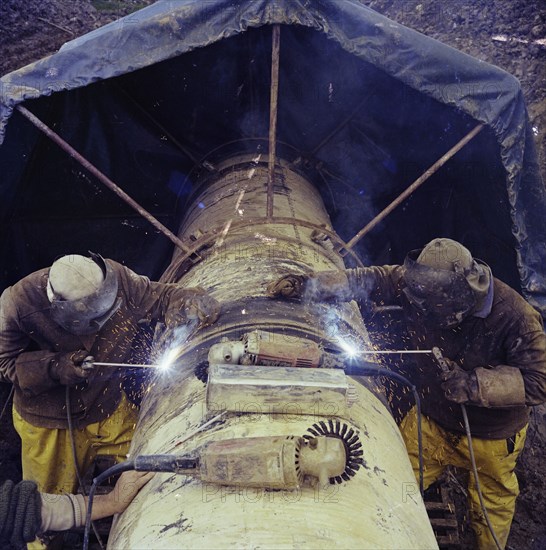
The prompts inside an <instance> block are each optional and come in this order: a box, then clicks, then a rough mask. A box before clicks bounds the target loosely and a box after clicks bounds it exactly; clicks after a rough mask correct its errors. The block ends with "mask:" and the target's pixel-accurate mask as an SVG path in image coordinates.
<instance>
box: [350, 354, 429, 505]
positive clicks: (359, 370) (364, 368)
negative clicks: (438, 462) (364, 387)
mask: <svg viewBox="0 0 546 550" xmlns="http://www.w3.org/2000/svg"><path fill="white" fill-rule="evenodd" d="M362 363H363V364H361V365H348V366H347V365H345V367H344V371H345V374H347V375H348V376H368V375H371V376H387V377H388V378H393V379H394V380H397V381H398V382H402V384H404V385H405V386H407V387H408V388H409V389H410V390H411V392H412V393H413V398H414V399H415V407H416V409H417V448H418V458H419V492H420V493H421V497H422V498H423V499H424V495H425V489H424V480H423V433H422V430H421V399H420V398H419V394H418V393H417V388H416V387H415V385H414V384H412V383H411V382H410V381H409V380H408V379H407V378H406V377H405V376H402V375H401V374H398V373H397V372H393V371H390V370H388V369H386V368H384V367H378V366H377V365H374V364H373V363H368V362H366V361H364V362H362Z"/></svg>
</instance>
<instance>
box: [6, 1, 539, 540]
mask: <svg viewBox="0 0 546 550" xmlns="http://www.w3.org/2000/svg"><path fill="white" fill-rule="evenodd" d="M151 3H153V1H152V0H121V1H106V0H98V1H94V2H92V1H90V0H25V2H22V1H21V0H1V2H0V75H3V74H5V73H7V72H10V71H12V70H15V69H17V68H19V67H22V66H24V65H26V64H28V63H30V62H32V61H36V60H37V59H40V58H42V57H44V56H47V55H50V54H52V53H54V52H55V51H57V49H58V48H60V46H61V45H62V44H63V43H64V42H66V41H68V40H71V39H73V38H75V37H77V36H80V35H82V34H84V33H86V32H89V31H91V30H93V29H95V28H97V27H100V26H102V25H105V24H106V23H109V22H110V21H113V20H115V19H118V18H119V17H122V16H124V15H127V14H129V13H131V12H132V11H135V10H136V9H140V8H142V7H144V6H145V5H148V4H151ZM363 3H364V4H366V5H368V6H370V7H371V8H373V9H375V10H376V11H378V12H380V13H383V14H384V15H386V16H387V17H390V18H391V19H393V20H395V21H397V22H399V23H401V24H403V25H406V26H408V27H411V28H413V29H415V30H417V31H420V32H422V33H424V34H427V35H428V36H431V37H433V38H436V39H438V40H440V41H442V42H444V43H446V44H448V45H450V46H453V47H455V48H457V49H459V50H462V51H463V52H465V53H468V54H470V55H472V56H474V57H477V58H478V59H482V60H484V61H486V62H488V63H492V64H494V65H497V66H498V67H501V68H503V69H504V70H506V71H508V72H509V73H511V74H513V75H514V76H516V77H517V78H518V79H519V80H520V82H521V84H522V88H523V93H524V96H525V98H526V101H527V106H528V110H529V115H530V119H531V122H532V125H533V128H534V133H535V136H536V143H537V146H538V151H539V160H540V166H541V171H542V174H543V178H544V179H545V180H546V137H545V135H546V3H544V1H543V0H510V1H508V0H422V1H419V0H403V1H400V0H364V1H363ZM9 389H10V388H9V386H7V385H6V384H0V412H1V411H2V408H3V407H4V405H5V404H6V400H7V397H8V393H9ZM9 413H10V410H9V407H8V409H7V414H5V415H4V417H3V418H2V419H1V420H0V482H1V481H3V480H4V479H7V478H11V479H14V480H16V479H20V469H19V454H20V449H19V446H18V445H19V442H18V437H17V434H16V433H15V432H14V430H13V426H11V423H10V421H9V418H10V416H11V415H10V414H9ZM545 463H546V408H544V407H538V408H536V409H535V410H534V411H533V417H532V420H531V425H530V429H529V434H528V440H527V445H526V448H525V451H524V452H523V454H522V456H521V459H520V462H519V465H518V468H517V471H518V476H519V480H520V486H521V495H520V497H519V499H518V502H517V509H516V515H515V518H514V523H513V527H512V532H511V535H510V539H509V541H508V546H509V548H513V549H522V548H526V549H537V550H538V549H539V548H545V547H546V524H545V522H544V518H545V517H546V479H545V478H546V476H545V475H544V474H545V466H544V464H545ZM456 500H457V499H456ZM463 538H464V540H465V547H468V548H470V547H471V542H469V541H470V540H471V539H470V538H469V535H468V532H467V530H466V529H465V531H464V533H463Z"/></svg>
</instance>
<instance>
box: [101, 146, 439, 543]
mask: <svg viewBox="0 0 546 550" xmlns="http://www.w3.org/2000/svg"><path fill="white" fill-rule="evenodd" d="M267 161H268V159H267V158H266V157H264V158H260V159H256V158H251V157H250V156H239V157H233V158H230V159H228V160H226V161H224V162H223V164H219V165H217V166H216V170H215V171H214V173H208V174H206V175H205V176H204V177H203V179H202V180H201V181H200V182H199V188H198V190H197V191H196V193H195V195H194V197H193V198H192V201H191V204H190V206H189V207H188V208H187V209H186V214H185V218H184V220H183V222H182V224H181V227H180V230H179V232H178V236H179V238H180V239H181V240H183V241H184V242H187V243H201V245H202V246H201V247H200V248H199V256H200V258H199V260H198V261H195V258H190V257H189V255H188V254H184V253H183V252H182V251H176V252H175V254H174V257H173V260H172V263H171V265H170V266H169V268H168V269H167V271H166V272H165V274H164V280H165V281H166V282H176V283H180V284H182V285H184V286H201V287H203V288H205V289H207V291H208V292H210V294H211V295H212V296H214V298H216V299H217V300H218V301H219V302H220V303H221V304H222V313H221V315H220V318H219V320H218V322H217V323H216V324H214V325H213V326H210V327H206V328H203V329H199V330H198V331H196V332H195V333H194V334H192V335H191V336H190V337H189V339H187V340H185V341H183V342H179V341H177V335H176V334H175V333H173V334H166V333H163V334H160V335H158V336H157V341H158V342H161V343H162V344H164V345H165V343H169V345H170V346H171V347H173V348H174V347H176V348H177V349H178V350H179V353H178V355H177V359H176V361H175V362H174V363H173V365H172V367H171V368H170V369H169V370H167V371H163V370H160V369H150V372H151V373H152V379H151V382H150V384H149V387H148V389H147V391H146V393H145V396H144V399H143V402H142V408H141V413H140V419H139V422H138V425H137V427H136V431H135V436H134V439H133V443H132V446H131V452H130V457H129V459H130V460H134V461H135V462H137V461H138V460H145V457H147V456H148V457H149V456H155V457H157V456H158V455H159V456H165V455H167V458H165V459H156V460H165V464H166V466H165V469H166V470H168V472H170V473H168V472H166V473H164V474H158V475H156V476H155V478H154V479H153V480H152V481H151V482H150V483H149V484H148V485H147V486H146V487H145V488H144V489H143V490H142V492H141V493H140V494H139V497H138V499H136V500H135V502H134V503H132V504H131V505H130V506H129V508H128V509H127V510H126V511H125V512H124V513H123V514H122V515H121V516H119V517H118V518H117V519H116V521H115V522H114V525H113V528H112V531H111V534H110V539H109V548H142V547H149V548H157V549H160V548H190V547H191V548H234V547H237V548H241V547H242V548H247V547H248V548H250V547H252V548H256V547H260V546H261V547H275V548H296V547H297V548H313V549H315V548H364V547H365V548H405V549H406V548H436V547H437V543H436V540H435V537H434V534H433V532H432V528H431V526H430V522H429V520H428V516H427V513H426V510H425V506H424V503H423V501H422V498H421V495H420V493H419V485H418V483H417V481H416V479H415V476H414V474H413V470H412V468H411V465H410V462H409V459H408V457H407V453H406V449H405V446H404V442H403V440H402V437H401V435H400V432H399V430H398V427H397V426H396V423H395V422H394V420H393V418H392V416H391V413H390V412H389V410H388V408H387V407H386V405H385V401H384V396H383V390H382V388H381V387H380V386H379V385H378V383H377V382H376V379H375V378H372V377H359V378H358V381H357V380H356V379H354V378H352V377H350V376H347V375H346V374H345V372H344V370H343V368H340V366H341V364H342V363H343V357H342V355H343V354H342V350H341V349H340V346H339V340H340V337H341V338H343V339H344V340H347V341H351V342H354V343H355V344H356V345H357V346H358V347H359V348H362V349H366V348H369V340H368V337H367V331H366V327H365V326H364V323H363V320H362V316H361V314H360V311H359V310H358V307H357V305H356V303H354V302H349V303H336V304H323V303H306V302H304V301H299V302H297V301H286V300H273V299H270V298H268V297H267V293H266V287H267V285H268V283H270V282H271V281H273V280H276V279H278V278H279V276H281V275H284V274H286V273H301V274H303V273H307V272H309V271H328V270H332V269H343V267H344V264H343V260H342V258H341V256H340V255H339V253H338V252H337V250H336V247H335V246H333V243H332V242H331V240H329V239H324V238H322V235H323V234H324V233H326V234H332V233H333V231H332V229H331V223H330V220H329V217H328V214H327V212H326V209H325V206H324V204H323V202H322V199H321V198H320V195H319V193H318V191H317V190H316V189H315V187H314V186H313V185H312V184H311V183H310V182H309V181H307V180H306V179H305V178H304V177H303V176H302V175H300V174H299V173H297V172H296V171H294V170H293V169H291V167H290V166H289V165H288V164H287V163H285V162H283V161H281V160H277V162H276V165H275V171H276V175H277V178H276V181H278V182H279V183H278V184H276V185H275V186H274V200H275V202H274V216H273V217H266V216H264V213H265V212H266V201H267V197H266V193H265V192H264V190H265V189H266V187H267V181H268V166H267ZM139 457H140V458H139ZM173 457H174V458H176V457H179V458H180V457H182V458H185V459H193V460H194V463H193V464H195V468H190V470H192V471H187V470H186V471H182V470H183V469H182V470H180V472H179V473H180V474H182V475H176V468H175V467H174V466H173ZM169 460H170V463H169ZM169 464H170V466H169ZM185 464H186V465H187V463H185ZM148 465H149V464H148ZM139 468H143V466H142V464H140V466H139ZM173 472H174V474H173Z"/></svg>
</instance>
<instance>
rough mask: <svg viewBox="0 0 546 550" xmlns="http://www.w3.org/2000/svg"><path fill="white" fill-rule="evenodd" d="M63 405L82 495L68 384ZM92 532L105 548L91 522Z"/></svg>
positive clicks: (81, 481)
mask: <svg viewBox="0 0 546 550" xmlns="http://www.w3.org/2000/svg"><path fill="white" fill-rule="evenodd" d="M65 406H66V421H67V423H68V438H69V439H70V447H71V449H72V460H73V461H74V470H75V471H76V477H77V478H78V485H79V486H80V490H81V492H82V494H83V495H85V487H84V484H83V479H82V476H81V473H80V469H79V468H78V454H77V452H76V440H75V438H74V423H73V422H72V413H71V412H70V411H71V410H72V409H71V405H70V386H66V390H65ZM92 527H93V532H94V533H95V537H97V542H98V543H99V546H100V547H101V549H102V550H106V549H105V547H104V543H103V542H102V539H101V538H100V535H99V532H98V531H97V527H96V526H95V524H94V523H93V524H92Z"/></svg>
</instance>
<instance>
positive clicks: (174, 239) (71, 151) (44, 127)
mask: <svg viewBox="0 0 546 550" xmlns="http://www.w3.org/2000/svg"><path fill="white" fill-rule="evenodd" d="M17 110H18V111H19V112H20V113H21V114H22V115H23V116H24V117H25V118H27V119H28V120H29V121H30V122H32V124H34V126H36V128H38V130H40V131H41V132H43V133H44V134H45V135H46V136H47V137H49V138H50V139H51V140H52V141H54V142H55V143H56V144H57V145H58V146H59V147H60V148H61V149H62V150H63V151H65V152H67V153H68V154H69V155H70V156H71V157H72V158H73V159H75V160H77V161H78V162H79V163H80V164H81V165H82V166H83V167H84V168H85V169H86V170H88V171H89V172H90V173H91V174H93V176H95V177H96V178H97V179H98V180H99V181H100V182H101V183H103V184H104V185H106V187H108V188H109V189H110V190H111V191H113V192H114V193H115V194H116V195H117V196H118V197H120V198H121V199H122V200H123V201H125V202H126V203H127V204H128V205H129V206H131V207H132V208H134V209H135V210H136V211H137V212H138V213H139V214H140V215H141V216H142V217H143V218H145V219H146V220H148V221H149V222H150V223H151V224H152V225H153V226H154V227H155V228H156V229H158V230H159V231H161V233H163V234H164V235H165V236H166V237H167V238H168V239H170V240H171V241H172V242H173V243H174V244H175V245H176V246H177V247H178V248H180V249H181V250H183V251H184V252H189V248H188V247H187V246H186V245H185V244H184V243H183V242H182V241H181V240H180V239H179V238H178V237H177V236H176V235H175V234H174V233H172V232H171V231H170V230H169V229H167V228H166V227H165V226H164V225H163V224H162V223H161V222H160V221H159V220H157V219H156V218H155V217H154V216H152V215H151V214H150V213H149V212H148V211H147V210H145V209H144V208H143V207H142V206H140V204H138V202H136V201H135V200H134V199H133V198H131V197H130V196H129V195H128V194H127V193H126V192H125V191H123V189H121V187H119V186H118V185H116V184H115V183H114V182H113V181H112V180H111V179H110V178H109V177H108V176H106V175H105V174H103V173H102V172H101V171H100V170H99V169H98V168H97V167H95V166H94V165H93V164H91V163H90V162H89V161H88V160H87V159H86V158H85V157H83V156H82V155H80V153H78V151H76V149H74V148H73V147H72V146H71V145H70V144H69V143H67V142H66V141H65V140H64V139H63V138H62V137H61V136H59V134H57V133H55V132H54V131H53V130H52V129H51V128H50V127H49V126H47V125H46V124H44V123H43V122H42V121H41V120H40V119H39V118H38V117H37V116H36V115H34V114H32V113H31V112H30V111H29V110H28V109H25V108H24V107H22V106H21V105H19V106H18V107H17Z"/></svg>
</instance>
